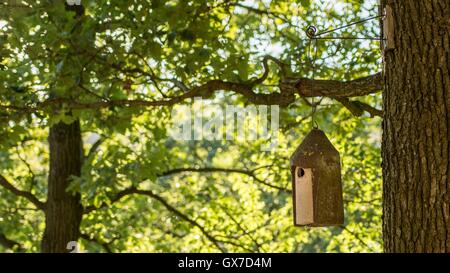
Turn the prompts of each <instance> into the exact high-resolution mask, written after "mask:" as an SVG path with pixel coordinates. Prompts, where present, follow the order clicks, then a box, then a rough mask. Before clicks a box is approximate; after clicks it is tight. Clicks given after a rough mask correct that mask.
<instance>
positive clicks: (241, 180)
mask: <svg viewBox="0 0 450 273" xmlns="http://www.w3.org/2000/svg"><path fill="white" fill-rule="evenodd" d="M22 2H24V3H25V4H26V7H20V8H11V7H6V5H4V4H2V3H0V100H1V105H2V107H0V174H1V175H2V176H3V177H4V178H5V179H6V180H8V181H9V182H10V183H11V184H13V185H14V187H16V188H17V189H21V190H23V191H26V192H29V193H31V194H33V195H34V196H36V197H37V198H38V199H39V200H45V199H46V195H47V177H48V174H49V151H48V150H49V147H48V141H47V137H48V127H49V126H51V125H53V124H56V123H58V122H61V121H62V122H66V123H70V122H72V121H73V120H74V119H80V123H81V128H82V138H83V141H84V146H83V147H84V161H83V167H82V172H81V175H80V176H76V177H75V176H74V177H72V180H71V184H70V187H69V190H70V191H71V192H76V193H79V194H81V197H82V200H83V206H84V207H85V208H90V209H89V210H88V211H87V212H86V213H85V215H84V216H83V220H82V223H81V228H80V232H81V239H80V241H79V242H80V243H81V248H82V249H83V250H85V251H88V252H104V251H107V252H144V251H145V252H217V251H227V252H325V251H326V252H380V251H382V249H383V247H382V235H381V225H382V224H381V212H382V207H381V195H382V189H381V184H382V181H381V158H380V141H381V128H380V122H381V119H380V117H378V116H373V113H372V114H370V113H368V112H364V111H362V110H361V111H355V109H354V108H352V107H349V105H348V104H347V105H343V104H342V102H338V101H337V100H333V99H329V98H317V99H316V100H315V103H318V106H317V113H316V120H317V122H318V124H319V127H320V128H321V129H322V130H324V131H325V132H326V133H327V135H328V136H329V138H330V139H331V141H332V142H333V144H334V145H335V147H336V148H337V149H338V150H339V151H340V153H341V158H342V176H343V186H344V202H345V216H346V218H345V226H343V227H333V228H311V229H309V228H298V227H294V226H293V224H292V201H291V192H290V191H291V178H290V171H289V157H290V155H291V154H292V152H293V151H294V150H295V148H296V147H297V145H298V144H299V143H300V142H301V139H302V138H303V137H304V136H305V135H306V133H307V132H308V130H309V129H310V126H311V125H310V115H311V107H310V104H311V101H310V100H308V99H306V98H297V99H296V101H295V102H294V103H292V104H290V105H289V106H287V107H282V108H281V112H280V130H279V145H278V147H277V148H276V149H274V150H271V151H262V149H261V146H262V145H265V144H267V140H265V139H261V140H258V141H229V140H228V141H175V140H174V139H172V138H171V137H170V136H169V135H168V132H167V129H168V124H170V123H171V121H172V119H171V109H172V106H163V107H103V108H85V109H72V110H71V111H70V113H69V112H68V111H56V112H55V111H54V108H40V109H39V111H28V110H29V109H32V108H34V107H36V108H38V107H40V106H39V105H42V104H40V102H41V101H42V100H44V99H47V98H48V97H51V96H60V97H64V96H66V97H67V98H72V97H71V96H75V97H76V98H77V99H78V100H81V101H83V102H85V103H89V102H92V101H94V100H95V99H98V98H99V97H100V98H101V99H105V98H112V99H161V98H164V96H171V95H173V94H176V92H178V91H179V90H181V91H183V90H182V89H183V86H188V87H189V86H195V85H198V84H201V83H203V82H205V81H207V80H210V79H216V78H219V79H224V80H229V81H237V82H245V81H248V80H250V79H254V78H258V77H260V76H261V75H262V74H263V73H264V71H265V65H267V67H268V68H269V70H268V71H270V72H269V74H268V75H267V78H266V79H265V80H264V82H262V83H260V84H259V85H258V87H257V92H260V93H271V92H275V91H276V90H277V83H278V81H279V79H280V77H286V76H292V77H309V78H311V77H312V76H313V74H314V77H315V78H316V79H326V80H339V81H347V80H352V79H356V78H360V77H364V76H368V75H371V74H374V73H376V72H379V71H381V57H380V45H379V42H378V41H370V40H319V41H318V42H317V51H316V53H315V54H314V50H313V49H312V47H311V46H310V41H309V39H308V38H307V37H306V35H305V32H304V31H305V29H306V27H307V26H308V25H315V26H317V27H318V29H319V30H327V29H331V28H335V27H338V26H341V25H345V24H348V23H350V22H353V21H357V20H360V19H361V18H367V17H370V16H375V15H377V14H378V12H379V11H378V9H379V7H378V3H377V2H378V1H376V0H367V1H356V0H348V1H308V0H301V1H281V0H272V1H239V2H233V1H202V0H197V1H120V2H119V1H110V2H109V1H83V2H87V3H83V4H84V5H85V8H86V13H87V16H85V17H83V19H82V20H79V19H76V18H74V14H73V13H72V12H67V11H66V10H65V7H64V5H63V4H62V3H60V2H58V3H56V2H55V3H53V2H54V1H41V2H35V1H33V2H32V1H22ZM25 4H24V5H25ZM2 5H4V6H2ZM44 14H50V16H45V15H44ZM379 33H380V30H379V22H378V20H372V21H368V22H366V23H364V24H360V25H355V26H352V27H351V28H347V29H345V30H342V31H340V32H339V34H338V36H349V37H350V36H361V37H377V36H379ZM80 49H87V51H88V52H89V54H84V53H85V52H83V51H82V50H80ZM92 54H95V57H92ZM267 55H270V56H272V57H273V60H274V61H270V62H266V63H264V62H263V59H264V57H265V56H267ZM314 55H315V56H316V60H315V64H316V65H315V67H316V69H315V71H314V72H313V64H312V56H314ZM277 62H279V63H277ZM87 63H88V64H87ZM83 64H84V66H83ZM134 68H139V69H141V71H138V70H133V69H134ZM177 90H178V91H177ZM68 94H70V95H68ZM74 94H75V95H74ZM358 100H359V101H360V102H362V103H365V104H367V105H371V106H372V107H376V108H378V109H381V94H371V95H367V96H365V97H361V98H358ZM180 103H184V104H186V105H190V104H191V103H192V100H186V101H184V102H180ZM206 103H210V104H218V105H225V104H232V105H241V106H245V105H247V103H248V102H247V101H246V100H245V99H244V98H243V97H242V96H239V95H236V94H234V93H230V92H218V94H216V95H215V96H212V97H210V98H209V99H208V100H206ZM7 105H15V107H16V109H13V108H11V107H4V106H7ZM62 108H64V105H63V106H62ZM27 109H28V110H27ZM350 110H352V111H350ZM130 186H135V187H138V188H139V189H142V190H145V191H149V192H152V194H153V195H152V196H149V195H146V194H139V193H137V194H133V195H127V196H124V197H123V198H121V199H120V200H116V199H114V198H115V197H114V196H116V194H117V193H119V192H121V191H122V190H123V189H126V188H129V187H130ZM0 196H1V198H0V252H9V251H26V252H38V251H39V250H40V243H41V240H42V234H43V232H44V228H45V220H44V213H43V212H42V211H41V209H39V208H37V207H36V206H35V205H34V204H33V203H31V202H29V200H28V199H27V198H23V196H18V195H17V193H13V192H11V191H10V190H7V189H6V188H4V187H0Z"/></svg>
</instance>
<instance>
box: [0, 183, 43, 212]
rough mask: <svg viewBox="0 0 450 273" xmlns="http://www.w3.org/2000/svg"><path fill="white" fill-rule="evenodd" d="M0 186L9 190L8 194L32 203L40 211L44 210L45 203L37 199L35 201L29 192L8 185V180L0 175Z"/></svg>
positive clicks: (34, 197)
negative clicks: (10, 193)
mask: <svg viewBox="0 0 450 273" xmlns="http://www.w3.org/2000/svg"><path fill="white" fill-rule="evenodd" d="M0 186H2V187H4V188H5V189H7V190H9V191H10V192H12V193H14V194H15V195H17V196H20V197H24V198H26V199H28V201H30V202H31V203H33V204H34V205H35V206H36V208H38V209H40V210H45V203H43V202H41V201H39V199H37V197H36V196H34V195H33V194H32V193H31V192H28V191H22V190H19V189H17V188H16V187H14V186H13V185H12V184H11V183H9V182H8V180H6V178H5V177H4V176H2V175H0Z"/></svg>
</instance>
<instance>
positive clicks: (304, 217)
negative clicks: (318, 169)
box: [294, 167, 314, 225]
mask: <svg viewBox="0 0 450 273" xmlns="http://www.w3.org/2000/svg"><path fill="white" fill-rule="evenodd" d="M295 173H296V175H295V186H294V188H295V195H294V196H295V198H296V200H295V202H294V203H295V204H296V207H295V208H294V211H295V213H294V214H295V221H296V223H298V224H299V225H310V224H312V223H313V222H314V213H313V210H314V205H313V190H312V189H313V185H312V180H313V178H312V170H311V169H303V168H300V167H297V168H296V170H295Z"/></svg>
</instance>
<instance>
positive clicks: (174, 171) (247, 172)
mask: <svg viewBox="0 0 450 273" xmlns="http://www.w3.org/2000/svg"><path fill="white" fill-rule="evenodd" d="M183 172H198V173H202V172H223V173H239V174H244V175H247V176H250V177H251V178H253V179H254V180H255V181H256V182H258V183H260V184H263V185H265V186H267V187H270V188H273V189H277V190H280V191H283V192H287V193H289V192H290V190H289V189H286V188H283V187H280V186H277V185H273V184H270V183H267V182H266V181H264V180H262V179H260V178H258V177H257V176H256V174H255V171H254V170H242V169H226V168H216V167H206V168H178V169H172V170H168V171H165V172H163V173H162V174H161V175H159V177H162V176H168V175H173V174H178V173H183Z"/></svg>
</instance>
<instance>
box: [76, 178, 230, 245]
mask: <svg viewBox="0 0 450 273" xmlns="http://www.w3.org/2000/svg"><path fill="white" fill-rule="evenodd" d="M132 194H140V195H145V196H148V197H150V198H152V199H154V200H156V201H158V202H159V203H160V204H162V205H163V206H164V207H165V208H166V209H167V210H168V211H170V212H172V213H173V214H175V215H176V216H178V217H180V218H181V219H183V220H184V221H186V222H188V223H190V224H191V225H192V226H194V227H197V228H198V229H199V230H200V231H201V232H202V233H203V235H205V237H206V238H208V240H209V241H211V242H212V243H213V244H214V245H215V246H216V247H217V249H219V250H220V251H221V252H226V249H225V248H224V247H223V246H222V245H221V244H220V242H219V241H218V240H217V239H216V238H214V237H213V236H212V235H211V234H210V233H209V232H208V231H207V230H206V229H205V228H204V227H203V226H202V225H200V224H199V223H198V222H196V221H195V220H192V219H191V218H189V217H188V216H187V215H185V214H183V213H182V212H181V211H179V210H178V209H176V208H175V207H173V206H172V205H170V204H169V203H167V201H166V200H165V199H164V198H163V197H161V196H159V195H157V194H155V193H153V192H152V191H149V190H139V189H137V188H136V187H130V188H127V189H125V190H123V191H121V192H119V193H118V194H117V195H116V196H115V197H114V198H113V199H112V200H111V203H115V202H117V201H119V200H120V199H122V198H123V197H125V196H128V195H132ZM105 206H107V204H105V203H102V205H100V207H105ZM95 209H96V208H95V207H92V206H90V207H87V208H86V209H85V210H84V213H88V212H90V211H93V210H95Z"/></svg>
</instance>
